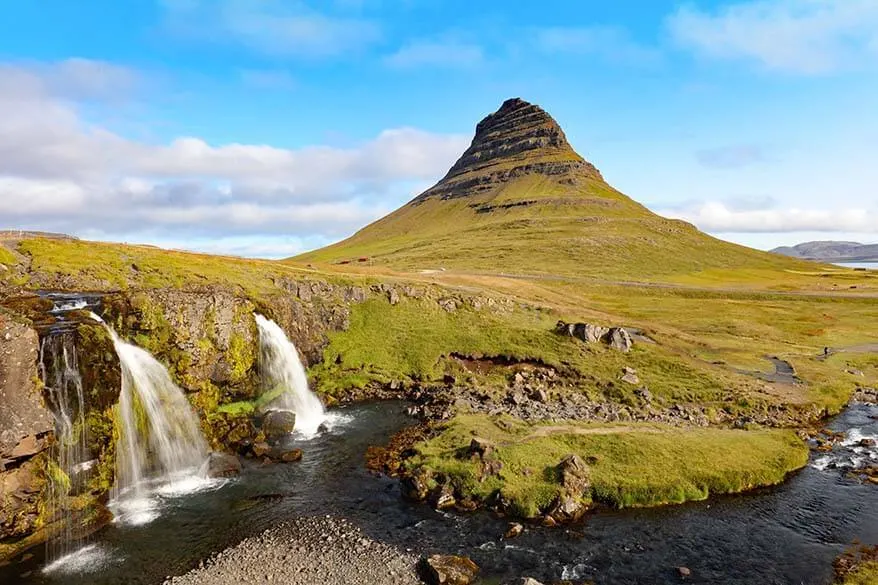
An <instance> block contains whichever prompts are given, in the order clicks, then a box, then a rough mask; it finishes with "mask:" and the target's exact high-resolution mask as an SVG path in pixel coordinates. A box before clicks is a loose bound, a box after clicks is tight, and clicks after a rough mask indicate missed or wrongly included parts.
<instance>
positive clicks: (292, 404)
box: [255, 315, 326, 435]
mask: <svg viewBox="0 0 878 585" xmlns="http://www.w3.org/2000/svg"><path fill="white" fill-rule="evenodd" d="M255 317H256V325H257V326H258V327H259V358H260V360H259V367H260V373H261V375H262V379H263V382H264V383H265V384H266V385H267V387H268V388H269V389H273V388H277V387H281V388H283V389H284V393H283V394H282V395H281V396H280V398H279V399H278V403H279V405H280V406H281V407H282V408H284V409H286V410H291V411H293V412H295V413H296V431H297V432H299V433H301V434H303V435H314V434H316V433H317V431H318V429H319V428H320V425H321V424H322V423H323V422H324V421H326V412H325V411H324V409H323V404H321V402H320V399H319V398H317V396H316V395H315V394H314V393H313V392H311V390H310V389H309V388H308V376H307V374H306V373H305V366H303V365H302V360H300V359H299V352H298V351H297V350H296V346H295V345H293V343H292V342H291V341H290V340H289V338H288V337H287V335H286V333H284V331H283V329H281V328H280V326H279V325H278V324H277V323H275V322H274V321H272V320H270V319H266V318H265V317H263V316H262V315H256V316H255Z"/></svg>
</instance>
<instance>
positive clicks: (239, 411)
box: [216, 386, 287, 415]
mask: <svg viewBox="0 0 878 585" xmlns="http://www.w3.org/2000/svg"><path fill="white" fill-rule="evenodd" d="M286 391H287V388H284V387H282V386H278V387H277V388H272V389H271V390H268V391H266V392H263V393H262V394H260V395H259V396H258V397H257V398H256V399H254V400H240V401H238V402H229V403H226V404H220V405H219V406H218V407H217V409H216V412H222V413H225V414H233V415H245V414H253V413H254V412H257V411H258V410H259V409H261V408H262V407H263V406H265V405H267V404H268V403H270V402H271V401H272V400H274V399H276V398H278V397H279V396H280V395H281V394H283V393H284V392H286Z"/></svg>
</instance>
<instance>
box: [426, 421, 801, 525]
mask: <svg viewBox="0 0 878 585" xmlns="http://www.w3.org/2000/svg"><path fill="white" fill-rule="evenodd" d="M476 436H478V437H481V438H484V439H487V440H489V441H491V442H492V443H494V444H495V445H496V448H495V456H496V458H497V459H499V460H500V461H501V462H502V463H503V467H502V470H501V471H500V473H499V476H489V477H487V478H484V480H483V481H479V476H480V470H479V464H478V463H477V462H474V461H472V460H470V459H466V458H461V457H459V456H458V454H459V453H462V452H463V451H465V450H466V448H467V446H468V445H469V444H470V441H471V440H472V438H473V437H476ZM416 450H417V455H416V456H415V457H414V458H412V459H411V460H410V461H409V462H408V465H409V467H410V469H415V468H423V469H427V470H430V471H432V472H434V474H436V473H438V474H445V475H446V476H448V477H450V478H451V481H452V483H453V484H454V485H455V487H456V488H457V489H458V490H459V491H461V492H462V493H464V494H468V495H471V496H474V497H476V498H478V499H485V498H488V497H489V496H490V495H491V494H492V493H494V492H495V491H496V490H500V492H501V494H502V495H503V496H504V497H505V498H506V499H507V500H509V501H510V502H511V504H512V507H513V510H514V511H515V512H516V513H517V514H519V515H520V516H522V517H535V516H537V515H539V514H540V513H541V512H543V511H545V510H546V508H547V507H548V506H549V505H550V504H551V502H552V501H553V500H554V498H555V496H556V495H557V494H558V493H559V490H560V485H559V483H558V479H557V477H556V473H555V466H556V465H557V464H558V462H559V461H560V460H561V459H562V458H563V457H564V456H565V455H567V454H569V453H576V454H578V455H580V456H581V457H582V458H583V459H585V460H586V461H588V462H589V464H590V468H591V494H590V498H591V499H592V500H593V501H595V502H600V503H603V504H606V505H610V506H613V507H618V508H622V507H639V506H657V505H661V504H668V503H682V502H686V501H691V500H703V499H705V498H707V497H708V496H709V495H712V494H728V493H737V492H742V491H746V490H750V489H753V488H756V487H759V486H767V485H774V484H777V483H780V482H781V481H783V480H784V478H785V477H786V475H787V474H788V473H789V472H791V471H793V470H795V469H799V468H801V467H803V466H804V465H805V464H806V463H807V461H808V449H807V447H806V446H805V444H804V443H803V442H802V441H801V440H799V438H798V437H796V435H795V433H793V432H792V431H786V430H757V431H743V430H730V429H719V428H695V429H683V428H679V427H670V426H663V425H653V424H629V425H598V424H588V423H569V424H568V423H565V424H558V425H549V424H540V425H530V424H526V423H523V422H521V421H516V420H514V419H511V418H505V417H504V418H489V417H486V416H481V415H459V416H457V417H455V418H454V419H453V420H452V421H451V422H449V423H448V424H447V425H446V426H445V428H444V429H443V430H442V432H441V433H440V434H439V435H438V436H437V437H435V438H433V439H431V440H429V441H426V442H424V443H421V444H418V445H417V446H416Z"/></svg>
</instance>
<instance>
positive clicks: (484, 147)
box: [415, 98, 603, 202]
mask: <svg viewBox="0 0 878 585" xmlns="http://www.w3.org/2000/svg"><path fill="white" fill-rule="evenodd" d="M535 173H539V174H544V175H550V176H559V177H560V176H563V175H568V174H579V173H584V174H586V175H589V176H591V177H593V178H597V179H601V180H603V179H602V177H601V174H600V172H598V170H597V169H596V168H595V167H594V166H593V165H592V164H591V163H589V162H588V161H586V160H585V159H583V158H582V157H581V156H579V155H578V154H576V152H575V151H574V150H573V148H572V147H571V146H570V144H569V143H568V142H567V137H566V136H565V135H564V131H563V130H561V127H560V126H559V125H558V123H557V122H556V121H555V120H554V119H553V118H552V117H551V116H550V115H549V114H547V113H546V112H545V110H543V109H542V108H541V107H539V106H536V105H534V104H530V103H528V102H526V101H524V100H522V99H519V98H513V99H509V100H506V101H505V102H503V105H502V106H500V109H499V110H497V111H496V112H494V113H493V114H491V115H489V116H488V117H487V118H485V119H484V120H482V121H481V122H479V124H478V125H477V126H476V135H475V137H474V138H473V141H472V144H471V145H470V147H469V148H468V149H467V150H466V152H464V153H463V156H461V157H460V159H458V161H457V162H456V163H455V164H454V166H453V167H451V170H449V171H448V174H446V175H445V177H444V178H443V179H442V180H441V181H440V182H439V183H437V184H436V185H435V186H434V187H432V188H430V189H428V190H427V191H425V192H424V193H422V194H421V195H420V196H418V198H417V199H416V200H415V201H416V202H417V201H423V200H425V199H428V198H431V197H439V198H441V199H454V198H456V197H464V196H467V195H473V194H478V193H480V192H483V191H487V190H489V189H492V188H494V187H496V186H497V185H498V184H500V183H503V182H505V181H509V180H511V179H514V178H517V177H520V176H522V175H527V174H535ZM571 180H572V179H571Z"/></svg>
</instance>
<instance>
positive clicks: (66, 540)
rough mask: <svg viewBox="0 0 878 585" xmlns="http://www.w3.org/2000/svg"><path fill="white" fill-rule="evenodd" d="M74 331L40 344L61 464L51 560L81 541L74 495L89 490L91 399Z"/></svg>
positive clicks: (55, 475) (54, 476) (51, 488)
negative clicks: (87, 418)
mask: <svg viewBox="0 0 878 585" xmlns="http://www.w3.org/2000/svg"><path fill="white" fill-rule="evenodd" d="M77 362H78V356H77V354H76V344H75V338H74V334H73V332H71V331H65V332H61V333H56V334H53V335H49V336H48V337H44V338H43V340H42V342H41V344H40V375H41V377H42V380H43V384H44V385H45V396H46V400H47V402H48V406H49V409H50V410H51V411H52V414H53V416H54V418H55V451H56V454H57V468H56V467H54V465H53V464H52V466H50V473H49V474H48V475H49V484H48V496H49V501H48V505H49V509H50V510H51V514H50V516H51V518H53V519H56V520H58V521H59V522H60V527H59V530H58V531H57V532H56V533H55V535H54V536H53V537H52V538H51V539H50V540H49V541H48V542H47V543H46V554H47V556H48V558H49V560H54V559H59V558H61V557H63V556H65V555H67V554H70V553H71V552H73V550H74V549H75V548H78V547H79V546H80V544H81V543H80V542H79V540H80V539H79V538H78V537H77V531H76V530H75V524H76V519H75V518H74V516H73V505H72V498H74V497H75V496H78V495H79V494H81V493H83V492H84V491H85V489H86V483H87V480H88V473H87V471H88V469H89V467H90V464H91V463H92V462H91V461H90V460H89V459H90V458H89V450H88V446H87V442H88V441H87V436H86V428H87V427H86V424H85V398H84V394H83V389H82V377H81V376H80V373H79V365H78V363H77Z"/></svg>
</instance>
